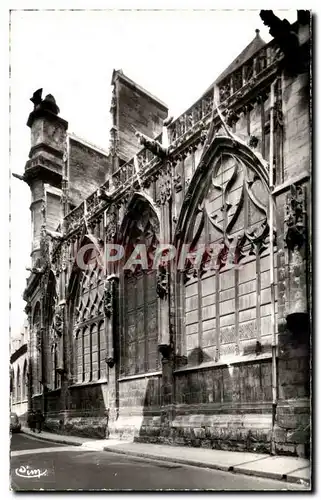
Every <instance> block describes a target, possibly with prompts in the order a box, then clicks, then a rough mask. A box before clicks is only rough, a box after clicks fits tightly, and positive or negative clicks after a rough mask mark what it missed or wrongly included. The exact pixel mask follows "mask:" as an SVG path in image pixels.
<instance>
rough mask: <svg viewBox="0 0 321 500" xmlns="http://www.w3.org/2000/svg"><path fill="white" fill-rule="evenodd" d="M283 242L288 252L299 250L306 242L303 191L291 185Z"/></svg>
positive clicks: (300, 187) (302, 188)
mask: <svg viewBox="0 0 321 500" xmlns="http://www.w3.org/2000/svg"><path fill="white" fill-rule="evenodd" d="M284 222H285V242H286V246H287V247H288V249H289V250H292V251H293V250H294V249H295V248H297V249H298V250H300V249H301V248H302V247H303V245H304V243H305V240H306V210H305V191H304V187H302V186H294V185H292V186H291V188H290V192H289V193H288V195H287V200H286V217H285V221H284Z"/></svg>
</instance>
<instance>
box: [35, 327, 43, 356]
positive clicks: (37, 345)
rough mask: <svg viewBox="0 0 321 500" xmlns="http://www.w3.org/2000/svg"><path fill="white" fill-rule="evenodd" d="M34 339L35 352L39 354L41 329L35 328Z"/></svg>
mask: <svg viewBox="0 0 321 500" xmlns="http://www.w3.org/2000/svg"><path fill="white" fill-rule="evenodd" d="M35 338H36V348H37V351H39V352H40V351H41V347H42V329H41V328H39V327H36V331H35Z"/></svg>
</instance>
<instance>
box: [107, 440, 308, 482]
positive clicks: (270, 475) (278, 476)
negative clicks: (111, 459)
mask: <svg viewBox="0 0 321 500" xmlns="http://www.w3.org/2000/svg"><path fill="white" fill-rule="evenodd" d="M103 450H104V451H109V452H112V453H118V454H120V455H128V456H134V457H141V458H149V459H151V460H159V461H164V462H172V463H176V464H177V463H178V464H182V465H191V466H193V467H202V468H204V469H214V470H220V471H223V472H231V473H232V474H233V473H234V474H244V475H246V476H256V477H262V478H264V479H274V480H277V481H283V482H284V483H291V484H302V481H301V479H300V478H296V477H295V476H291V475H287V474H282V473H278V472H268V471H266V472H264V471H263V472H262V471H255V470H251V471H250V470H248V469H245V468H244V469H243V468H242V467H240V466H235V467H234V466H228V465H219V464H213V463H208V462H199V461H198V462H197V461H194V460H189V459H184V458H175V457H174V458H171V457H167V456H164V455H163V456H159V455H153V454H152V453H143V452H138V451H126V450H119V449H115V448H113V447H112V446H105V447H104V448H103ZM290 474H291V473H290ZM305 482H306V481H305ZM309 485H310V482H309V483H308V484H307V486H309Z"/></svg>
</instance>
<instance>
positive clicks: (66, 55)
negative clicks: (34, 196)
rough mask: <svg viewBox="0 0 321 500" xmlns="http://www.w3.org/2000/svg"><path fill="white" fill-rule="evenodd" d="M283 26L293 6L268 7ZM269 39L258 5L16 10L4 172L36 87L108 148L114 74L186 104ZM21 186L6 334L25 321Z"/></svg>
mask: <svg viewBox="0 0 321 500" xmlns="http://www.w3.org/2000/svg"><path fill="white" fill-rule="evenodd" d="M274 12H275V14H277V15H278V16H279V17H281V18H282V19H283V18H286V19H288V20H289V21H290V22H294V21H295V19H296V11H295V10H292V11H291V10H283V11H277V10H274ZM257 28H258V29H260V35H261V36H262V38H263V39H264V40H265V41H266V42H268V41H269V40H270V39H271V37H270V35H269V33H268V29H267V28H266V27H265V26H264V25H263V23H262V21H261V19H260V17H259V11H258V10H248V11H240V10H229V11H228V10H225V11H218V10H216V11H215V10H212V11H210V10H207V11H196V10H185V11H184V10H176V11H168V10H167V11H166V10H163V11H151V10H150V11H147V10H140V11H139V10H135V11H134V10H130V11H128V10H127V11H120V10H116V9H113V10H104V11H89V10H83V11H71V10H69V11H68V10H65V11H57V10H56V11H55V10H51V11H49V10H47V11H45V10H33V11H23V10H16V11H12V12H11V26H10V106H11V108H10V111H11V112H10V169H11V172H14V173H18V174H23V172H24V167H25V163H26V161H27V160H28V153H29V150H30V129H29V128H28V127H27V126H26V122H27V119H28V115H29V113H30V112H31V111H32V108H33V105H32V103H31V102H30V100H29V99H30V97H31V96H32V94H33V92H34V91H35V90H37V89H38V88H43V89H44V90H43V95H44V96H45V95H46V94H49V93H50V94H53V95H54V97H55V98H56V101H57V104H58V106H59V108H60V116H61V117H62V118H64V119H66V120H67V121H68V122H69V129H68V130H69V131H70V132H73V133H75V134H77V135H79V136H80V137H83V138H84V139H86V140H87V141H89V142H92V143H94V144H96V145H97V146H99V147H101V148H104V149H108V145H109V129H110V126H111V121H110V114H109V108H110V99H111V86H110V83H111V77H112V72H113V70H114V69H122V70H123V71H124V73H125V74H126V75H127V76H128V77H129V78H131V79H132V80H134V81H136V82H137V83H138V84H139V85H141V86H142V87H144V88H145V89H146V90H148V91H149V92H151V93H152V94H154V95H155V96H157V97H158V98H159V99H161V100H162V101H164V102H165V103H166V104H167V105H168V107H169V114H170V115H174V116H178V115H180V114H181V113H182V112H183V111H184V110H185V109H187V108H188V107H189V106H190V105H191V104H193V102H194V101H196V100H197V99H198V98H199V97H200V95H201V94H202V93H203V92H204V91H205V90H206V89H207V87H208V86H209V85H210V84H211V83H212V82H213V81H214V80H215V78H216V77H217V76H218V75H219V74H220V73H221V72H222V71H223V70H224V69H225V68H226V67H227V66H228V65H229V64H230V63H231V62H232V60H233V59H234V58H235V57H236V56H237V55H238V54H239V53H240V52H241V51H242V50H243V49H244V47H245V46H246V45H248V43H249V42H250V41H251V40H252V39H253V38H254V36H255V29H257ZM30 199H31V198H30V191H29V187H28V185H27V184H25V183H23V182H21V181H19V180H18V179H15V178H11V181H10V216H11V224H10V232H11V251H10V257H11V272H10V279H11V315H10V316H11V317H10V324H11V335H12V336H13V337H15V336H16V335H18V334H19V332H20V329H21V325H22V323H23V321H24V319H25V314H24V312H23V309H24V307H25V305H26V303H25V302H24V301H23V299H22V293H23V290H24V288H25V285H26V278H27V276H28V274H29V273H28V272H27V271H26V269H25V268H26V267H28V266H29V265H30V260H31V259H30V251H31V221H30V211H29V206H30Z"/></svg>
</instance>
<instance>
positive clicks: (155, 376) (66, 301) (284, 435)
mask: <svg viewBox="0 0 321 500" xmlns="http://www.w3.org/2000/svg"><path fill="white" fill-rule="evenodd" d="M276 19H277V18H276ZM274 21H275V20H274ZM268 22H270V24H271V26H272V27H271V34H273V36H274V39H273V40H272V41H271V42H270V43H268V44H266V43H265V42H264V41H263V40H262V39H261V37H260V35H259V32H258V30H257V33H256V35H255V37H254V39H253V40H252V42H251V43H250V44H249V45H248V46H247V47H246V48H245V49H244V50H243V51H242V53H241V54H240V55H239V56H238V58H237V59H236V60H235V61H233V62H232V63H231V64H230V65H229V66H228V67H227V69H226V70H225V71H224V72H223V74H222V75H220V76H219V77H218V79H217V80H216V81H215V82H214V84H213V85H212V86H211V87H210V88H209V89H208V90H207V91H206V92H205V93H204V94H203V95H202V96H201V97H200V99H199V100H198V101H197V102H196V103H194V104H193V105H192V106H191V107H190V108H189V109H188V110H187V111H186V112H185V113H183V114H182V115H181V116H179V117H178V118H177V119H175V120H173V119H171V118H169V117H168V109H167V106H166V105H165V104H164V103H162V102H161V101H160V100H159V99H158V98H156V97H155V96H153V95H151V94H150V93H149V92H147V91H146V90H144V89H142V88H141V87H140V86H139V85H138V84H136V83H135V82H133V81H132V80H130V79H129V78H128V77H127V76H126V75H124V73H123V72H122V71H121V70H119V71H114V74H113V76H112V86H113V95H112V101H111V114H112V123H113V125H112V128H111V131H110V148H109V151H108V152H107V151H103V150H101V149H99V148H97V147H95V146H92V145H90V144H89V143H87V142H86V141H84V140H82V139H80V138H78V137H76V136H74V135H72V134H69V133H68V123H67V121H65V120H64V119H63V118H61V117H60V116H59V108H58V106H57V104H56V103H55V100H54V98H53V97H52V96H51V95H48V96H46V97H45V98H44V99H42V95H41V91H37V92H35V94H34V96H33V98H32V102H33V104H34V109H33V110H32V111H31V113H30V115H29V118H28V123H27V125H28V126H29V127H30V129H31V141H32V143H31V149H30V154H29V159H28V161H27V163H26V167H25V173H24V175H23V180H24V181H25V182H27V183H28V185H29V186H30V190H31V195H32V203H31V206H30V209H31V213H32V227H33V240H32V253H31V255H32V267H31V270H30V271H31V272H30V277H29V278H28V280H27V286H26V289H25V291H24V299H25V300H26V303H27V305H26V312H27V314H28V320H29V328H30V345H29V349H28V353H29V359H28V407H29V410H30V409H37V408H41V409H42V411H43V412H44V414H45V417H46V426H47V428H48V429H50V430H52V431H54V432H59V433H64V434H75V435H84V436H89V437H97V438H99V437H101V438H105V437H116V436H117V437H118V438H127V437H128V436H131V437H134V438H135V439H137V440H140V441H144V442H150V443H167V444H181V445H182V444H185V445H189V446H204V447H209V448H218V449H231V450H250V451H256V452H267V453H270V452H272V453H280V454H282V453H283V454H292V455H297V456H307V455H308V454H309V440H310V434H309V429H310V324H311V293H312V292H311V290H312V288H311V274H312V273H311V245H310V242H311V197H310V191H311V188H310V183H311V166H310V162H311V138H310V65H309V64H310V63H309V54H310V18H309V15H306V13H305V12H303V13H302V12H301V14H300V15H298V21H297V22H296V23H294V25H292V26H291V27H290V28H288V27H287V25H285V26H284V27H283V28H282V30H283V31H282V36H281V35H280V32H279V31H278V24H277V22H276V24H273V19H272V21H270V20H268ZM273 26H276V28H274V32H275V33H276V34H274V32H273ZM293 39H294V40H295V41H294V42H293ZM289 46H291V57H292V56H294V57H292V59H291V57H289ZM293 59H294V60H295V62H296V63H295V64H293ZM135 132H136V133H135Z"/></svg>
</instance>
